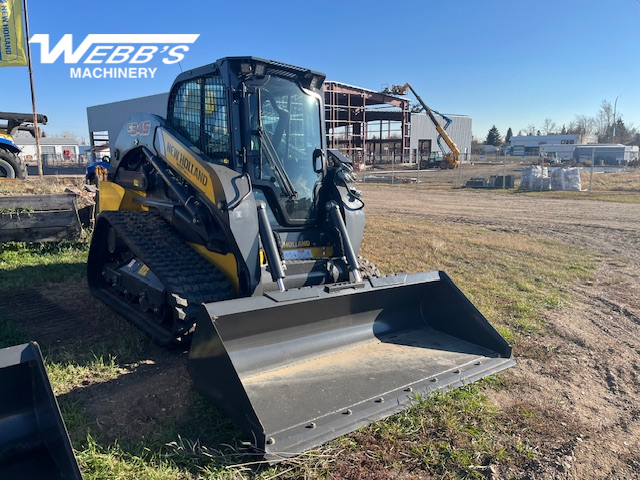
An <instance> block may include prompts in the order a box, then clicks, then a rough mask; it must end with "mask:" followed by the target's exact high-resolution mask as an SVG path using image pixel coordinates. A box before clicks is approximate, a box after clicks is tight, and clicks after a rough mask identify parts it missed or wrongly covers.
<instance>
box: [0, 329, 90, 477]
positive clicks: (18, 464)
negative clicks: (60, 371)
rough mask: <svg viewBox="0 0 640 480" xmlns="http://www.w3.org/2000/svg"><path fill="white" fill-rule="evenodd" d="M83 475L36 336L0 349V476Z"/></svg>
mask: <svg viewBox="0 0 640 480" xmlns="http://www.w3.org/2000/svg"><path fill="white" fill-rule="evenodd" d="M4 478H7V479H9V478H11V479H14V478H24V479H28V478H46V479H52V480H56V479H82V475H81V474H80V470H79V468H78V463H77V462H76V459H75V457H74V456H73V450H72V448H71V442H70V441H69V435H68V434H67V429H66V427H65V425H64V422H63V420H62V416H61V415H60V410H59V408H58V403H57V401H56V398H55V397H54V395H53V391H52V390H51V385H50V384H49V378H48V377H47V373H46V371H45V369H44V363H43V361H42V355H41V353H40V347H38V344H37V343H35V342H32V343H25V344H23V345H16V346H14V347H9V348H4V349H1V350H0V479H4Z"/></svg>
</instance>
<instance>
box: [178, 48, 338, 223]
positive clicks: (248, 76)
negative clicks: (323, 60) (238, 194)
mask: <svg viewBox="0 0 640 480" xmlns="http://www.w3.org/2000/svg"><path fill="white" fill-rule="evenodd" d="M323 81H324V75H323V74H321V73H317V72H313V71H310V70H307V69H302V68H298V67H293V66H289V65H283V64H280V63H275V62H271V61H268V60H262V59H257V58H254V57H232V58H224V59H222V60H219V61H217V62H216V63H214V64H211V65H208V66H206V67H201V68H199V69H196V70H192V71H190V72H185V73H184V74H182V75H181V76H179V77H178V78H177V79H176V82H175V83H174V85H173V87H172V89H171V93H170V96H169V106H168V115H167V116H168V120H169V122H170V123H171V125H172V126H173V127H174V128H175V129H176V130H177V131H178V132H179V133H180V134H182V135H183V136H184V137H185V138H187V139H188V140H189V141H190V143H191V144H192V145H193V147H192V148H194V147H195V148H194V149H195V150H196V153H200V154H203V155H204V156H205V157H206V158H207V159H208V160H209V161H210V162H213V163H216V164H219V165H222V166H225V167H228V168H231V169H234V170H236V171H238V172H239V173H247V174H248V175H249V176H250V177H251V181H252V185H253V187H254V193H255V196H256V198H257V199H259V200H264V201H266V203H267V205H268V209H269V217H270V219H271V223H272V224H274V226H275V225H281V226H284V227H296V226H303V225H309V224H315V223H316V221H317V215H316V211H317V210H318V192H319V189H320V185H321V182H322V179H323V177H324V174H325V173H326V166H325V163H324V161H323V158H324V156H323V154H322V152H323V151H324V148H325V141H324V138H325V134H324V123H323V115H324V111H323V108H324V106H323V96H322V82H323Z"/></svg>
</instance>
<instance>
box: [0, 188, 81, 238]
mask: <svg viewBox="0 0 640 480" xmlns="http://www.w3.org/2000/svg"><path fill="white" fill-rule="evenodd" d="M81 232H82V227H81V225H80V219H79V217H78V207H77V196H76V195H75V194H72V193H69V194H68V193H63V194H52V195H20V196H10V197H0V243H1V242H57V241H60V240H63V239H74V238H75V239H77V238H79V237H80V234H81Z"/></svg>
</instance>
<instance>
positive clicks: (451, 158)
mask: <svg viewBox="0 0 640 480" xmlns="http://www.w3.org/2000/svg"><path fill="white" fill-rule="evenodd" d="M407 90H411V93H413V95H414V96H415V97H416V99H417V100H418V102H420V105H422V108H424V110H425V112H427V115H429V118H430V119H431V121H432V122H433V125H434V126H435V127H436V130H437V131H438V139H437V142H438V146H439V147H440V150H442V161H441V162H440V168H442V169H447V168H457V167H458V166H459V165H460V149H459V148H458V145H456V142H454V141H453V139H452V138H451V137H450V136H449V134H448V133H447V132H446V129H447V127H448V126H449V124H450V123H451V119H450V118H448V117H446V116H445V115H443V114H441V113H439V112H436V111H435V110H432V109H430V108H429V107H428V106H427V104H426V103H425V102H424V100H422V98H421V97H420V95H418V93H417V92H416V91H415V90H414V89H413V87H412V86H411V84H410V83H408V82H407V83H405V84H404V85H402V86H400V85H392V86H391V89H390V90H388V93H392V94H395V95H406V94H407ZM434 113H436V114H438V115H440V116H441V117H442V118H443V119H444V120H445V121H446V122H447V123H446V124H445V126H444V127H443V126H442V125H440V122H438V119H437V118H436V117H435V115H434ZM440 138H442V139H443V140H444V142H445V143H446V144H447V147H449V150H451V152H449V153H447V152H445V151H444V147H443V146H442V144H441V143H440Z"/></svg>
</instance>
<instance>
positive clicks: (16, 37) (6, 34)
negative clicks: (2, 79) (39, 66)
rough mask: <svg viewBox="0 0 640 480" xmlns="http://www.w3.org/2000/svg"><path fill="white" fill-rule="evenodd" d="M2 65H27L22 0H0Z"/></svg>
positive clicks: (0, 50) (0, 64)
mask: <svg viewBox="0 0 640 480" xmlns="http://www.w3.org/2000/svg"><path fill="white" fill-rule="evenodd" d="M0 32H1V33H0V39H1V41H2V43H1V44H0V67H25V66H26V65H27V55H26V53H25V48H24V33H23V32H24V29H23V25H22V0H0Z"/></svg>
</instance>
